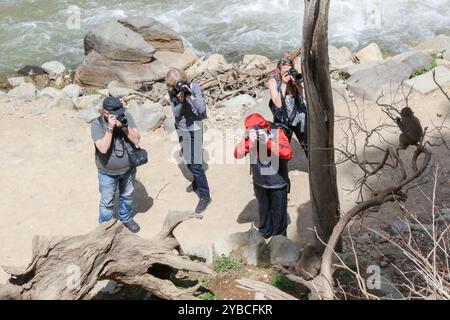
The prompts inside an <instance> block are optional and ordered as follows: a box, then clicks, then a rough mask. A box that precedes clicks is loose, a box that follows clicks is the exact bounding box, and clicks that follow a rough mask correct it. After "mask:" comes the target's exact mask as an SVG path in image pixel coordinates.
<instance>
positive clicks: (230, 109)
mask: <svg viewBox="0 0 450 320" xmlns="http://www.w3.org/2000/svg"><path fill="white" fill-rule="evenodd" d="M255 104H256V100H255V99H254V98H253V97H251V96H250V95H248V94H242V95H239V96H236V97H234V98H231V99H230V100H227V101H225V102H224V103H223V110H224V111H225V112H227V113H229V114H233V113H239V115H241V113H242V112H243V111H244V109H245V108H251V107H252V106H254V105H255Z"/></svg>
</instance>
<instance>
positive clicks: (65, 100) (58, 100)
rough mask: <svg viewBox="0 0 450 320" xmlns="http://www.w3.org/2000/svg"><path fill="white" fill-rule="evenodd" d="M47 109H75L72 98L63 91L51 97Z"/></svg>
mask: <svg viewBox="0 0 450 320" xmlns="http://www.w3.org/2000/svg"><path fill="white" fill-rule="evenodd" d="M47 109H48V110H52V109H58V110H75V109H76V106H75V103H74V102H73V101H72V99H71V98H70V97H69V96H68V95H67V93H65V92H61V93H60V94H59V95H58V96H57V97H55V98H54V99H53V101H51V102H50V103H49V104H48V105H47Z"/></svg>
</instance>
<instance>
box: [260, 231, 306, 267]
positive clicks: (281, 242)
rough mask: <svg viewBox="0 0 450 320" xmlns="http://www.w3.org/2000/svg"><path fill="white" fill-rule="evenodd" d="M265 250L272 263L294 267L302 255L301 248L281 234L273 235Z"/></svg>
mask: <svg viewBox="0 0 450 320" xmlns="http://www.w3.org/2000/svg"><path fill="white" fill-rule="evenodd" d="M265 250H266V251H267V252H268V256H269V257H270V263H271V264H272V265H282V266H287V267H293V266H295V264H296V262H297V260H298V258H299V256H300V248H298V247H297V246H296V245H295V243H294V242H293V241H292V240H290V239H288V238H286V237H285V236H281V235H279V236H275V237H272V238H271V239H270V241H269V243H268V244H267V246H266V249H265Z"/></svg>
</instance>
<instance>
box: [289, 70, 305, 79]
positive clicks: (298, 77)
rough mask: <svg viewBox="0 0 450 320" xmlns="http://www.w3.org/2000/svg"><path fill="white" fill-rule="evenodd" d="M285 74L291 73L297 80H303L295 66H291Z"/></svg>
mask: <svg viewBox="0 0 450 320" xmlns="http://www.w3.org/2000/svg"><path fill="white" fill-rule="evenodd" d="M287 74H289V75H291V76H293V77H294V79H296V80H298V81H300V82H301V81H303V75H302V74H301V73H300V72H298V71H297V69H295V68H291V69H290V70H289V71H288V72H287Z"/></svg>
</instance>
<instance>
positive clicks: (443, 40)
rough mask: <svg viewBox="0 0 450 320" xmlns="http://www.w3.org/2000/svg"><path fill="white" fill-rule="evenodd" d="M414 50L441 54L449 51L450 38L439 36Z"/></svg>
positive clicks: (427, 40)
mask: <svg viewBox="0 0 450 320" xmlns="http://www.w3.org/2000/svg"><path fill="white" fill-rule="evenodd" d="M415 49H416V50H420V51H426V52H442V51H444V50H450V37H449V36H447V35H444V34H440V35H438V36H436V37H431V38H428V39H426V40H425V41H424V42H422V43H421V44H419V45H418V46H417V47H415Z"/></svg>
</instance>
